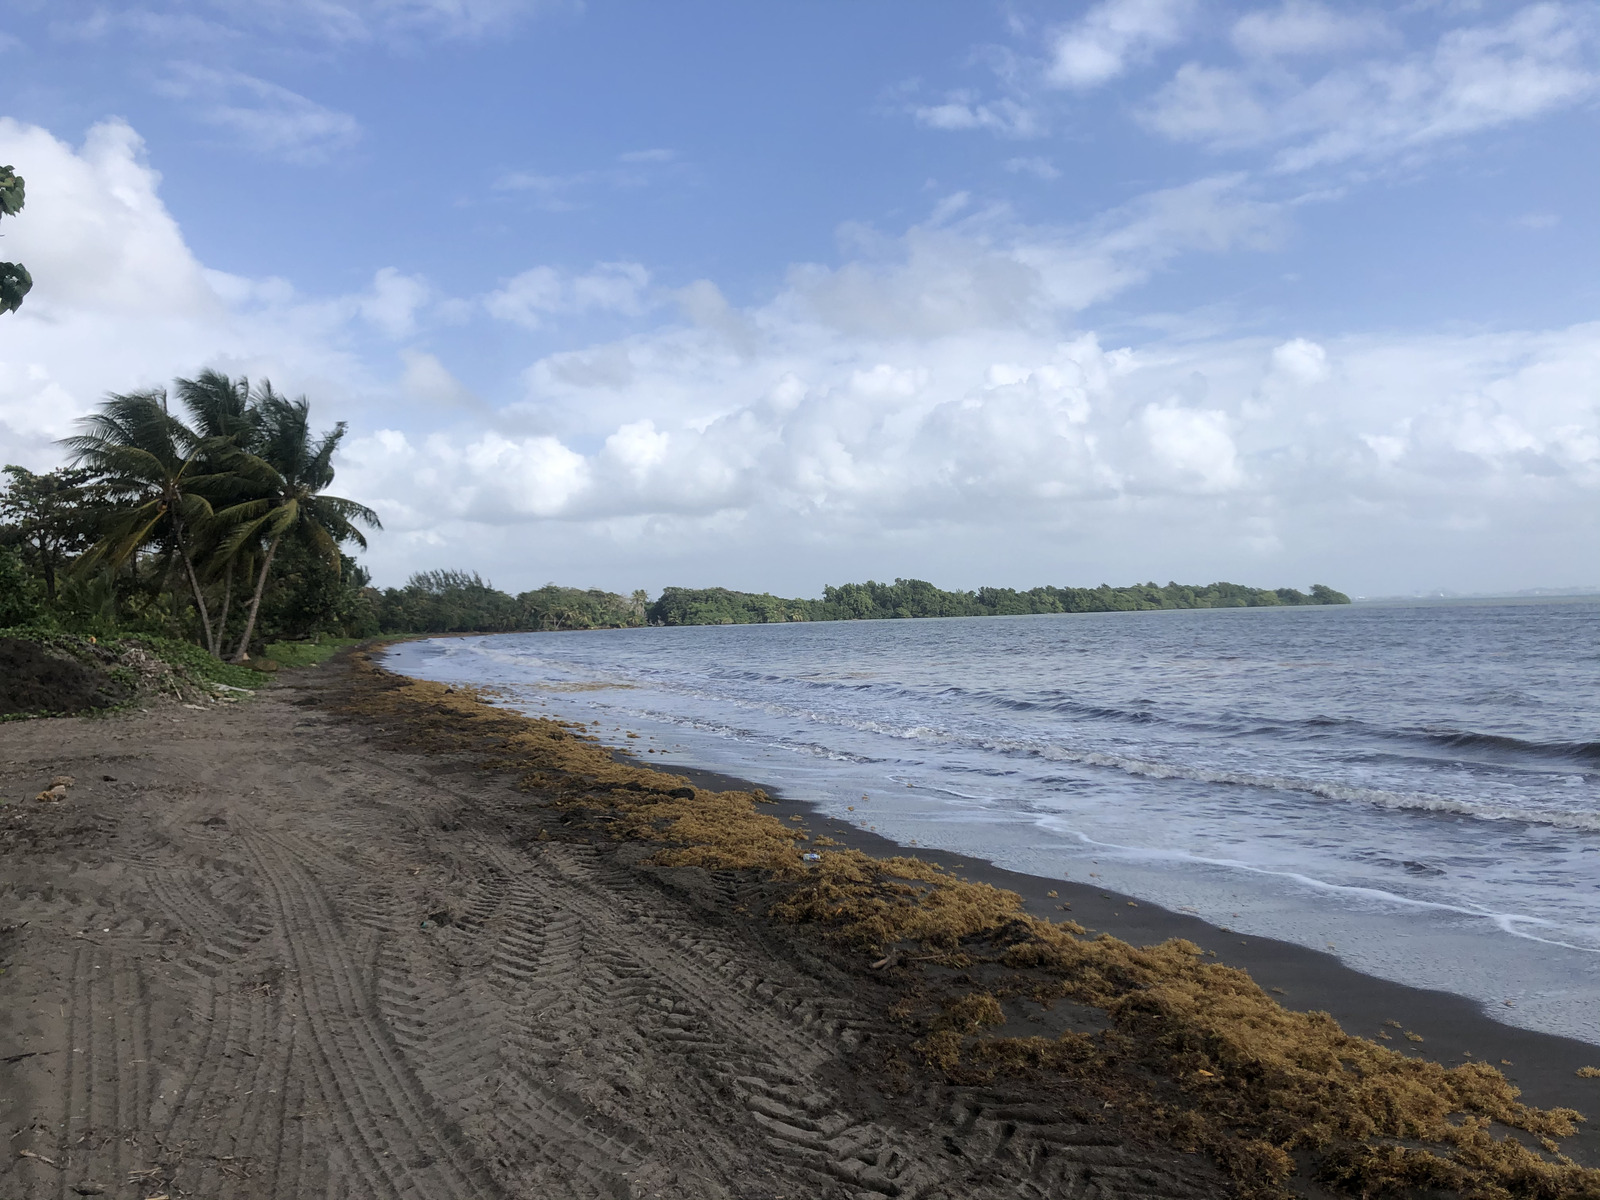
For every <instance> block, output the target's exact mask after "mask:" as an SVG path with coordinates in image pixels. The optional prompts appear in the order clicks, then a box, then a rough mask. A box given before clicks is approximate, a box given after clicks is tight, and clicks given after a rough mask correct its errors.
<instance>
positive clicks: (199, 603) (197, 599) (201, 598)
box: [178, 542, 217, 654]
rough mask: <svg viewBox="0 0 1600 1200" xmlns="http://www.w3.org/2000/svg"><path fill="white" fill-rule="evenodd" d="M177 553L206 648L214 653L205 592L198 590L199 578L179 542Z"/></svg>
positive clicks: (214, 647) (213, 641)
mask: <svg viewBox="0 0 1600 1200" xmlns="http://www.w3.org/2000/svg"><path fill="white" fill-rule="evenodd" d="M178 554H179V555H180V556H181V557H182V558H183V569H184V571H185V573H186V574H187V575H188V576H189V587H190V589H191V590H192V591H193V592H194V606H195V607H196V608H197V609H199V610H200V628H201V629H202V630H203V631H204V632H205V635H206V648H207V649H208V650H210V651H211V652H212V653H213V654H214V653H216V644H217V643H216V640H215V639H214V638H213V637H212V636H211V614H210V613H208V612H207V611H206V597H205V593H204V592H202V591H201V590H200V579H199V577H198V576H197V575H195V573H194V563H193V562H192V561H191V560H190V558H189V551H188V549H187V548H186V547H185V546H184V545H183V544H182V543H181V542H180V543H179V545H178Z"/></svg>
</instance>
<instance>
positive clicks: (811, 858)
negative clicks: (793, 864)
mask: <svg viewBox="0 0 1600 1200" xmlns="http://www.w3.org/2000/svg"><path fill="white" fill-rule="evenodd" d="M800 861H801V862H821V861H822V855H820V854H818V853H817V852H816V851H815V850H807V851H806V852H805V853H804V854H802V855H801V856H800Z"/></svg>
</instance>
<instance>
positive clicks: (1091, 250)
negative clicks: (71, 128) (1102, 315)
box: [0, 122, 1600, 590]
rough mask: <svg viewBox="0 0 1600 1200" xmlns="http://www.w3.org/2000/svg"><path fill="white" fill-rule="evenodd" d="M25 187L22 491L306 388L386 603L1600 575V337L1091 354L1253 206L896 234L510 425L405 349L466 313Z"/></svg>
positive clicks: (137, 164) (669, 331) (111, 196)
mask: <svg viewBox="0 0 1600 1200" xmlns="http://www.w3.org/2000/svg"><path fill="white" fill-rule="evenodd" d="M0 161H14V162H19V163H20V162H26V163H27V164H28V171H27V175H28V180H29V186H30V201H31V203H30V205H29V207H28V209H27V210H26V211H25V212H24V214H23V215H22V216H21V217H20V218H18V219H17V220H16V221H10V222H7V235H8V240H7V243H6V244H7V248H8V251H12V252H14V253H15V256H16V257H17V258H20V259H21V260H22V261H25V262H28V263H29V265H30V267H31V268H32V269H33V270H34V274H35V276H36V278H37V279H38V280H39V282H38V284H37V286H36V288H35V291H34V294H33V295H31V296H30V297H29V298H28V301H27V303H26V304H25V305H24V306H23V308H22V310H21V311H20V312H19V313H17V314H13V315H11V316H8V317H5V318H0V322H3V324H0V335H3V336H0V459H3V460H4V461H21V462H24V463H26V464H28V465H31V466H35V467H43V466H47V465H50V463H51V462H53V461H55V460H56V451H55V450H54V449H53V448H52V447H51V446H50V444H49V440H50V439H52V438H56V437H59V436H61V435H63V434H65V433H67V432H70V427H71V425H70V423H71V419H72V418H73V417H74V416H77V415H79V414H81V413H83V412H85V411H87V410H88V409H89V408H90V407H91V406H92V405H93V403H94V402H95V401H96V400H97V399H98V397H99V396H100V395H101V394H102V393H103V392H104V391H105V390H106V389H107V388H116V389H118V390H126V389H129V388H132V387H137V386H141V385H145V384H154V383H161V382H165V381H167V380H169V379H170V378H171V376H172V375H174V374H177V373H189V372H192V371H194V370H196V369H198V368H199V367H200V366H204V365H215V366H218V367H220V368H221V369H224V370H228V371H230V372H231V373H248V374H250V375H251V376H252V378H259V377H261V376H262V375H263V374H265V375H270V376H271V377H272V378H273V379H274V381H275V382H277V383H278V384H279V385H280V386H282V387H284V388H285V389H286V390H290V391H293V392H298V391H301V390H305V391H308V392H309V393H310V394H311V395H312V396H313V397H314V399H315V401H316V403H317V415H318V418H319V420H320V421H327V422H331V421H332V420H333V419H336V418H340V417H351V418H356V420H355V421H354V429H355V432H354V434H353V435H352V437H351V439H350V440H349V442H348V447H347V453H346V454H345V455H344V456H343V457H342V458H341V460H340V466H339V472H340V475H339V490H340V491H341V493H343V494H347V495H351V496H353V497H355V498H357V499H360V500H362V501H364V502H366V503H369V504H372V505H373V506H374V507H376V508H377V509H378V510H379V511H380V513H381V514H382V515H383V517H384V520H385V525H386V527H387V532H385V533H383V534H380V535H379V536H378V537H377V539H376V540H375V543H374V551H373V556H372V559H371V561H372V562H373V565H374V567H375V568H376V569H377V570H378V572H379V578H380V580H382V581H385V582H388V581H391V580H397V579H399V578H403V577H404V575H405V574H406V573H408V572H409V571H410V570H412V569H415V568H417V567H421V566H433V565H451V564H460V565H465V566H470V567H479V568H484V569H488V570H491V571H493V572H494V574H495V576H496V578H497V581H498V582H500V583H502V585H505V586H523V585H527V584H535V583H539V582H543V581H544V579H545V578H549V577H552V576H554V577H560V578H566V579H573V580H574V581H582V582H590V581H603V582H606V583H607V584H609V585H611V586H623V585H624V584H627V583H629V582H630V581H633V582H636V583H646V584H659V583H661V582H665V581H666V579H665V578H663V576H664V575H666V573H667V572H669V571H670V572H671V577H672V578H675V579H677V580H682V581H687V582H693V581H695V580H696V579H700V580H704V581H706V582H728V583H744V584H749V585H756V586H771V587H778V588H807V589H814V588H815V586H816V584H817V583H818V582H820V581H821V579H823V578H827V579H831V580H838V579H841V578H848V577H850V576H851V575H853V574H854V575H858V576H859V575H860V574H862V573H869V572H874V571H877V572H882V571H885V570H889V571H900V572H902V573H916V574H924V575H928V574H937V573H938V571H939V570H944V571H946V572H954V571H958V570H959V571H964V572H967V574H966V576H965V577H964V578H963V577H957V578H950V577H949V576H948V575H945V576H943V577H942V578H943V579H944V581H945V582H948V583H973V582H985V581H990V580H1006V581H1010V580H1014V581H1015V582H1019V583H1022V582H1030V583H1031V582H1038V581H1041V580H1046V579H1051V580H1057V581H1060V582H1097V581H1098V579H1099V578H1102V577H1103V578H1109V579H1113V580H1122V579H1132V578H1141V577H1149V575H1151V574H1160V575H1161V576H1162V577H1163V578H1164V577H1167V576H1169V575H1170V576H1175V577H1180V578H1181V577H1184V576H1185V575H1186V574H1189V573H1191V572H1192V573H1193V574H1194V577H1197V578H1198V577H1201V576H1204V577H1228V576H1236V577H1237V576H1244V577H1247V578H1250V579H1261V580H1263V581H1264V582H1273V583H1282V582H1298V583H1300V584H1301V585H1304V584H1305V583H1308V582H1310V580H1311V578H1313V577H1326V576H1332V577H1333V582H1335V583H1341V582H1344V581H1345V580H1346V579H1349V580H1350V581H1351V586H1352V587H1354V586H1357V585H1358V584H1366V585H1369V586H1376V584H1374V583H1372V581H1374V580H1376V579H1379V578H1382V579H1387V580H1389V581H1390V582H1389V587H1390V589H1391V590H1398V589H1400V588H1403V587H1411V586H1420V585H1421V583H1422V582H1427V581H1429V580H1431V579H1437V578H1446V577H1447V576H1445V575H1430V576H1429V578H1428V580H1418V579H1417V578H1416V573H1417V572H1419V571H1430V572H1431V571H1432V570H1433V569H1434V564H1442V565H1446V566H1447V565H1448V564H1449V563H1450V562H1456V563H1458V564H1478V565H1476V566H1470V567H1468V566H1463V567H1460V568H1459V569H1460V570H1461V571H1467V570H1469V569H1470V570H1473V571H1488V570H1489V569H1490V567H1491V566H1492V567H1493V569H1494V570H1495V571H1502V570H1504V571H1510V570H1511V567H1509V566H1506V565H1505V564H1507V563H1512V564H1521V565H1519V566H1517V568H1516V569H1517V571H1518V572H1519V573H1520V577H1522V578H1523V579H1524V585H1525V583H1526V582H1527V581H1532V582H1539V581H1541V579H1540V576H1542V577H1544V578H1555V577H1557V576H1562V577H1565V572H1566V570H1567V564H1569V563H1570V562H1571V561H1581V560H1583V558H1582V556H1583V555H1585V554H1591V555H1593V554H1600V530H1597V529H1596V525H1597V524H1600V523H1596V522H1594V521H1592V520H1591V519H1589V518H1588V517H1586V516H1582V515H1581V514H1590V513H1593V512H1595V511H1597V509H1596V500H1597V497H1600V325H1595V324H1590V325H1578V326H1573V327H1571V328H1567V329H1560V330H1553V331H1544V332H1541V331H1528V332H1512V333H1504V334H1479V335H1473V336H1442V335H1441V336H1429V335H1417V334H1410V335H1402V334H1394V335H1383V336H1367V337H1357V336H1343V337H1329V336H1324V335H1317V336H1316V337H1315V339H1314V340H1313V338H1312V337H1311V336H1301V337H1296V338H1292V339H1289V340H1285V339H1284V338H1282V337H1278V338H1226V337H1218V336H1210V337H1188V338H1185V339H1183V340H1173V341H1160V340H1154V341H1151V342H1149V343H1148V344H1145V345H1142V346H1140V347H1138V348H1136V349H1129V348H1121V347H1118V346H1117V345H1116V344H1115V343H1105V342H1103V341H1102V339H1101V338H1099V337H1097V336H1095V335H1094V334H1093V333H1091V332H1088V331H1085V330H1083V329H1082V328H1080V325H1081V322H1082V319H1083V318H1082V316H1081V315H1079V314H1081V312H1082V307H1081V306H1082V305H1084V304H1087V303H1090V302H1092V301H1093V300H1095V299H1103V298H1105V297H1107V296H1110V295H1113V294H1115V292H1116V291H1117V289H1119V288H1125V287H1127V286H1129V285H1130V283H1132V282H1135V281H1137V280H1138V279H1140V278H1144V277H1146V276H1148V274H1149V273H1150V272H1152V271H1154V270H1156V269H1158V268H1159V266H1160V264H1161V263H1162V262H1165V261H1167V260H1169V259H1170V258H1171V257H1172V256H1173V255H1175V254H1178V253H1182V252H1185V251H1186V250H1193V249H1214V248H1218V247H1224V246H1237V245H1250V244H1259V243H1260V242H1261V241H1262V240H1263V239H1267V240H1270V238H1271V237H1272V236H1273V230H1274V228H1275V223H1276V220H1277V212H1276V210H1275V209H1273V208H1271V207H1270V206H1264V205H1259V204H1256V203H1255V202H1253V201H1251V200H1250V199H1249V197H1248V195H1247V194H1246V193H1247V189H1246V188H1245V187H1244V185H1243V184H1242V183H1241V182H1240V181H1238V180H1235V179H1226V178H1224V179H1216V180H1210V181H1202V183H1201V184H1197V185H1191V186H1189V187H1187V188H1182V189H1174V190H1171V191H1168V192H1160V193H1155V194H1153V195H1151V196H1147V197H1145V198H1143V199H1141V200H1140V201H1138V202H1136V203H1134V204H1131V205H1129V206H1127V207H1126V208H1125V209H1122V210H1120V211H1118V212H1115V213H1111V214H1107V215H1106V216H1105V217H1103V218H1100V219H1098V220H1096V221H1094V222H1091V223H1088V224H1087V225H1085V226H1082V227H1078V228H1072V229H1053V230H1052V229H1038V228H1029V227H1025V226H1020V225H1017V224H1016V223H1015V222H1014V221H1012V220H1010V219H1009V218H1008V217H1006V216H1005V214H1003V213H993V212H983V211H979V212H973V213H970V214H969V215H968V216H966V217H964V218H962V219H960V220H951V221H949V222H947V223H945V224H942V225H939V226H936V227H933V226H930V227H919V228H915V229H913V230H911V231H909V232H908V233H907V234H906V235H905V236H903V237H898V238H884V237H880V238H874V237H872V236H871V235H868V234H865V233H858V234H857V235H855V236H854V240H853V241H852V242H850V243H849V245H850V247H851V249H850V252H849V253H850V255H851V257H847V259H846V261H844V262H842V263H841V264H839V265H836V266H831V267H819V266H812V267H803V268H797V269H796V271H795V272H794V274H793V275H792V277H791V279H790V280H789V282H788V283H787V284H786V285H785V286H784V287H783V288H782V289H781V290H780V292H779V293H778V294H776V295H773V296H771V297H769V298H767V299H766V300H765V301H764V302H761V303H758V304H755V305H752V306H749V307H740V306H735V305H733V304H730V303H729V302H728V299H727V297H725V296H724V295H723V294H722V293H721V291H720V290H719V289H717V288H716V287H715V285H714V284H712V283H710V282H709V281H699V282H698V283H695V284H693V285H691V286H690V287H688V288H684V289H680V290H679V291H678V292H676V293H674V295H675V297H676V299H677V300H678V308H676V309H672V310H662V311H663V312H670V313H672V314H674V315H672V316H664V317H658V318H652V319H653V320H661V321H663V322H664V323H662V324H659V325H657V326H655V327H640V328H638V329H637V331H636V332H634V333H633V334H632V335H630V336H628V337H624V338H621V339H618V340H614V341H608V342H604V343H600V344H596V345H580V346H576V347H574V348H571V349H568V350H564V351H562V352H560V353H556V354H550V355H547V356H545V357H543V358H541V359H539V360H538V361H537V362H536V363H534V364H532V365H531V366H530V367H529V369H528V370H527V371H526V372H525V374H524V375H523V386H524V392H523V395H522V398H521V399H520V401H519V402H517V403H516V404H513V405H511V406H509V407H506V408H502V409H500V410H499V411H493V412H491V411H489V410H488V409H487V408H486V406H484V405H483V404H482V403H481V402H479V401H478V400H477V399H476V397H474V396H473V394H472V392H471V390H470V389H468V388H467V387H466V386H465V385H464V384H462V383H461V381H460V380H459V379H458V378H457V376H456V375H455V374H454V373H453V371H452V367H451V358H452V356H451V354H450V353H449V352H448V351H446V350H442V349H438V348H435V347H430V348H429V350H427V351H424V350H422V349H420V348H418V347H416V346H406V347H404V348H402V349H399V350H397V349H396V347H395V346H394V345H393V344H392V342H390V341H388V340H385V339H386V338H388V337H399V338H405V337H408V336H410V335H411V333H412V332H413V331H414V330H415V329H417V328H419V327H423V326H426V325H427V324H428V323H429V322H430V320H431V319H432V316H431V314H434V313H436V312H437V311H438V302H437V301H436V300H435V299H434V297H433V295H432V293H431V291H430V290H429V289H428V285H427V284H426V283H425V282H424V281H422V280H420V279H417V278H415V277H412V276H410V275H407V274H404V273H402V272H400V271H399V270H385V271H379V272H377V273H376V274H375V276H374V278H373V281H372V283H371V285H370V286H369V287H367V288H364V289H362V290H361V291H359V292H357V293H355V294H353V295H348V296H336V297H328V298H322V299H314V298H313V299H308V298H305V297H302V296H299V295H297V294H296V292H295V290H294V289H293V288H292V287H291V286H290V285H289V284H288V283H286V282H284V281H281V280H271V279H267V280H248V279H240V278H237V277H232V276H227V275H223V274H220V273H217V272H212V271H207V270H206V269H205V268H204V267H203V265H202V264H200V263H199V262H198V261H197V260H196V258H195V256H194V254H193V253H192V252H191V251H190V250H189V248H188V247H187V246H186V244H185V243H184V240H183V237H182V234H181V231H180V230H179V229H178V228H177V226H176V224H175V223H174V222H173V220H172V218H171V216H170V214H169V213H167V211H166V209H165V208H164V207H163V206H162V204H161V202H160V197H159V194H158V190H157V185H158V177H157V176H156V174H155V172H154V171H152V170H151V169H150V168H149V167H148V166H147V165H146V164H144V162H143V161H142V158H141V154H140V146H139V141H138V138H137V136H136V135H135V134H134V133H133V132H132V130H130V129H129V128H128V127H127V126H126V125H122V124H108V125H103V126H99V127H97V128H96V129H95V130H94V131H92V132H91V134H90V135H89V137H88V138H87V139H86V140H85V143H84V145H83V146H82V147H80V148H76V149H75V148H73V147H70V146H66V145H64V144H62V143H60V142H58V141H56V140H55V139H54V138H52V137H50V136H49V135H48V134H46V133H44V132H43V131H40V130H37V129H32V128H29V127H26V126H22V125H18V124H17V123H15V122H0ZM648 285H649V278H648V275H647V273H646V271H645V269H644V268H643V267H642V266H639V265H638V264H610V265H605V264H602V265H601V266H599V267H597V268H595V269H594V270H592V271H590V272H583V273H577V274H572V273H565V272H559V271H555V270H553V269H549V270H547V271H543V272H538V271H536V272H527V273H524V274H523V275H521V276H518V277H517V280H513V281H511V283H510V284H508V285H507V286H506V287H505V288H503V289H501V291H500V292H499V293H496V295H497V296H498V297H499V299H498V300H496V301H494V303H496V304H499V305H503V306H504V307H505V312H504V313H502V314H500V315H501V316H504V317H508V319H512V320H531V321H542V320H547V319H549V318H550V317H551V316H552V315H556V314H560V313H565V312H575V311H581V310H583V309H585V308H588V309H591V310H598V309H606V310H608V311H624V312H628V311H631V312H636V313H639V314H641V315H642V314H643V313H645V312H646V311H647V310H646V309H645V307H644V306H645V303H646V296H645V291H646V289H647V287H648ZM488 303H489V302H488V301H483V302H480V303H479V305H478V306H477V307H476V309H475V313H476V315H475V317H474V319H476V320H482V319H483V316H484V314H485V311H486V308H487V306H488ZM680 311H681V313H682V314H683V319H679V318H678V317H677V316H676V315H675V314H676V313H678V312H680ZM1307 332H1308V334H1309V333H1310V332H1311V331H1307ZM380 334H381V335H383V336H382V337H378V336H377V335H380ZM362 338H366V339H368V340H367V341H366V342H363V341H361V339H362ZM362 348H365V350H366V352H367V354H368V356H369V357H363V356H362V354H361V353H358V350H359V349H362ZM374 364H377V365H374ZM1312 401H1314V403H1313V402H1312ZM380 412H381V413H382V415H381V417H380V416H378V415H377V414H378V413H380ZM363 413H365V414H367V415H365V416H363V415H362V414H363ZM1574 514H1580V515H1579V516H1575V515H1574ZM1551 530H1556V531H1558V532H1559V533H1560V535H1561V536H1560V537H1559V538H1556V537H1554V536H1553V535H1552V534H1551V533H1550V532H1549V531H1551ZM1558 543H1559V544H1558ZM530 544H537V545H538V547H539V553H538V556H537V558H536V560H533V559H530V556H529V554H528V546H529V545H530ZM1308 547H1315V553H1314V554H1313V553H1312V551H1311V550H1310V549H1307V548H1308ZM1440 547H1444V549H1441V548H1440ZM1541 547H1543V548H1541ZM1541 556H1542V557H1541ZM530 561H533V562H536V565H533V566H523V565H522V564H527V563H529V562H530ZM939 564H944V565H943V567H940V566H939ZM1374 564H1378V565H1374ZM1483 564H1489V565H1483ZM519 571H522V572H527V573H531V574H533V575H536V576H537V577H519V574H518V573H519ZM971 572H980V573H981V574H982V575H983V576H984V578H973V577H972V575H971ZM1530 572H1532V573H1533V574H1530ZM1481 577H1482V576H1481V575H1479V576H1477V578H1481ZM1464 582H1471V580H1470V579H1469V580H1464Z"/></svg>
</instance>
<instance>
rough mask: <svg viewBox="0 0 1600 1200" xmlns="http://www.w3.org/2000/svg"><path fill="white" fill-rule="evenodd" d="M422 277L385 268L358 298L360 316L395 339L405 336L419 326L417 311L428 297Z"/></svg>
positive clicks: (392, 268)
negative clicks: (368, 290)
mask: <svg viewBox="0 0 1600 1200" xmlns="http://www.w3.org/2000/svg"><path fill="white" fill-rule="evenodd" d="M428 296H429V289H428V285H427V283H425V282H424V281H423V280H422V279H420V278H418V277H416V276H412V275H403V274H401V273H400V272H399V271H397V270H396V269H395V268H394V267H384V268H382V269H381V270H380V271H379V272H378V273H377V274H376V275H374V276H373V279H372V290H371V291H370V292H368V293H367V294H366V295H364V296H362V297H361V298H360V300H359V305H360V309H361V315H362V316H363V317H365V318H366V319H367V320H368V321H370V322H371V323H372V324H373V325H375V326H377V327H378V328H379V329H381V330H382V331H383V332H384V333H386V334H388V335H389V336H390V337H392V338H403V337H407V336H409V335H410V334H412V333H414V332H415V331H416V328H417V310H418V309H420V308H421V307H422V306H423V304H425V303H426V302H427V300H428Z"/></svg>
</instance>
